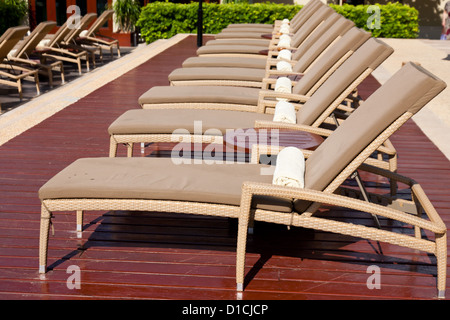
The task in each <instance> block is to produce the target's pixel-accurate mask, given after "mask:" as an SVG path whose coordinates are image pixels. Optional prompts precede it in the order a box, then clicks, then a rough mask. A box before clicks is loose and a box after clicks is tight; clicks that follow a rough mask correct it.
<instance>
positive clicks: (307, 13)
mask: <svg viewBox="0 0 450 320" xmlns="http://www.w3.org/2000/svg"><path fill="white" fill-rule="evenodd" d="M324 6H325V5H324V4H323V3H322V1H320V0H311V1H309V2H308V3H307V4H306V5H304V6H303V8H302V9H301V10H300V11H299V12H298V14H297V15H296V16H294V18H292V21H291V24H290V26H291V30H292V32H293V33H295V32H297V31H298V30H299V29H300V28H301V27H302V26H303V24H304V23H305V22H306V21H307V20H308V19H309V18H310V17H311V16H312V15H313V14H314V12H316V10H318V9H319V8H321V7H324Z"/></svg>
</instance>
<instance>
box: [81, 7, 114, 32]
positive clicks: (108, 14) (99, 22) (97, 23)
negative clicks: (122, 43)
mask: <svg viewBox="0 0 450 320" xmlns="http://www.w3.org/2000/svg"><path fill="white" fill-rule="evenodd" d="M113 14H114V10H113V9H110V10H105V11H103V13H102V14H101V15H100V17H98V18H97V20H95V22H94V23H93V24H92V26H91V27H90V28H89V29H88V31H87V34H86V35H87V36H88V37H93V36H95V34H97V33H98V32H99V30H100V28H101V27H102V26H103V25H104V24H105V23H106V22H107V21H108V20H109V19H110V18H111V17H112V15H113Z"/></svg>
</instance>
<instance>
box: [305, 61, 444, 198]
mask: <svg viewBox="0 0 450 320" xmlns="http://www.w3.org/2000/svg"><path fill="white" fill-rule="evenodd" d="M445 87H446V85H445V83H444V82H443V81H442V80H440V79H438V78H436V77H435V76H434V75H432V74H430V73H429V72H427V71H426V70H424V69H423V68H421V67H418V66H416V65H414V64H411V63H409V64H407V65H405V66H404V67H403V68H402V69H401V70H400V71H398V72H397V73H396V74H395V75H394V76H392V77H391V78H390V79H389V80H388V81H387V82H386V83H385V84H384V85H383V86H382V87H381V88H379V89H378V90H377V91H376V92H374V93H373V94H372V95H371V96H370V97H369V98H368V99H367V100H366V101H365V102H363V103H362V104H361V106H359V107H358V109H356V110H355V111H354V112H353V113H352V115H351V116H350V117H349V118H348V119H347V120H345V122H344V123H343V124H342V125H341V126H340V127H339V128H337V130H335V132H334V133H333V134H332V135H331V136H330V137H328V138H327V139H326V140H325V141H324V142H323V143H322V144H321V145H320V146H319V147H318V148H317V149H316V150H315V151H314V153H313V154H312V155H311V156H310V157H309V158H308V160H307V161H306V170H305V188H308V189H315V190H323V189H325V188H326V187H327V186H328V185H329V184H330V183H331V182H332V180H333V179H334V178H335V177H336V176H337V175H338V174H339V173H340V172H341V171H342V170H343V169H344V168H345V167H346V166H347V165H348V164H349V163H350V162H351V161H352V160H353V159H354V158H355V157H356V156H357V155H358V154H359V153H360V152H361V151H362V150H363V149H364V148H365V147H367V146H368V145H369V144H370V143H371V142H372V141H373V140H374V139H375V138H376V137H377V136H378V135H379V134H381V133H382V132H383V131H384V130H385V129H386V128H387V127H388V126H389V125H390V124H391V123H392V122H394V121H395V120H396V119H397V118H398V117H399V116H401V115H402V114H403V113H405V112H407V111H409V112H412V113H415V112H417V111H419V110H420V109H421V108H422V107H423V106H424V105H425V104H426V103H428V102H429V101H430V100H431V99H432V98H433V97H435V96H436V95H437V94H438V93H439V92H441V91H442V90H443V89H444V88H445Z"/></svg>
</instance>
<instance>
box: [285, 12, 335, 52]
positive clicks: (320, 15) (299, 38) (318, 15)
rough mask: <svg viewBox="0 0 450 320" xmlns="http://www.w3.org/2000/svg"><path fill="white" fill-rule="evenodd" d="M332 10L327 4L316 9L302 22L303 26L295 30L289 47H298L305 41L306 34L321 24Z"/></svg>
mask: <svg viewBox="0 0 450 320" xmlns="http://www.w3.org/2000/svg"><path fill="white" fill-rule="evenodd" d="M333 12H334V10H333V9H331V8H330V7H328V6H323V7H321V8H320V9H319V10H317V11H316V12H315V13H314V14H313V15H312V16H311V17H310V18H309V19H308V20H307V21H306V22H305V23H304V24H303V26H302V27H301V28H300V29H299V30H297V31H295V34H294V36H293V37H292V39H291V47H294V48H298V47H299V46H300V44H301V43H302V42H303V41H305V40H306V39H307V38H308V36H309V35H310V34H311V33H312V32H313V31H314V30H315V29H316V28H317V27H318V26H319V25H320V24H321V23H323V22H324V21H325V20H326V19H327V18H328V17H329V16H331V14H332V13H333Z"/></svg>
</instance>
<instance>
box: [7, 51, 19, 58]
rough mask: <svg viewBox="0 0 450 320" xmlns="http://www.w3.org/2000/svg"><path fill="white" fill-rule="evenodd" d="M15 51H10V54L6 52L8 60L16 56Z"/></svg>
mask: <svg viewBox="0 0 450 320" xmlns="http://www.w3.org/2000/svg"><path fill="white" fill-rule="evenodd" d="M16 52H17V49H12V50H11V51H10V52H8V54H7V55H6V57H7V58H8V59H11V58H14V56H15V55H16Z"/></svg>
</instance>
